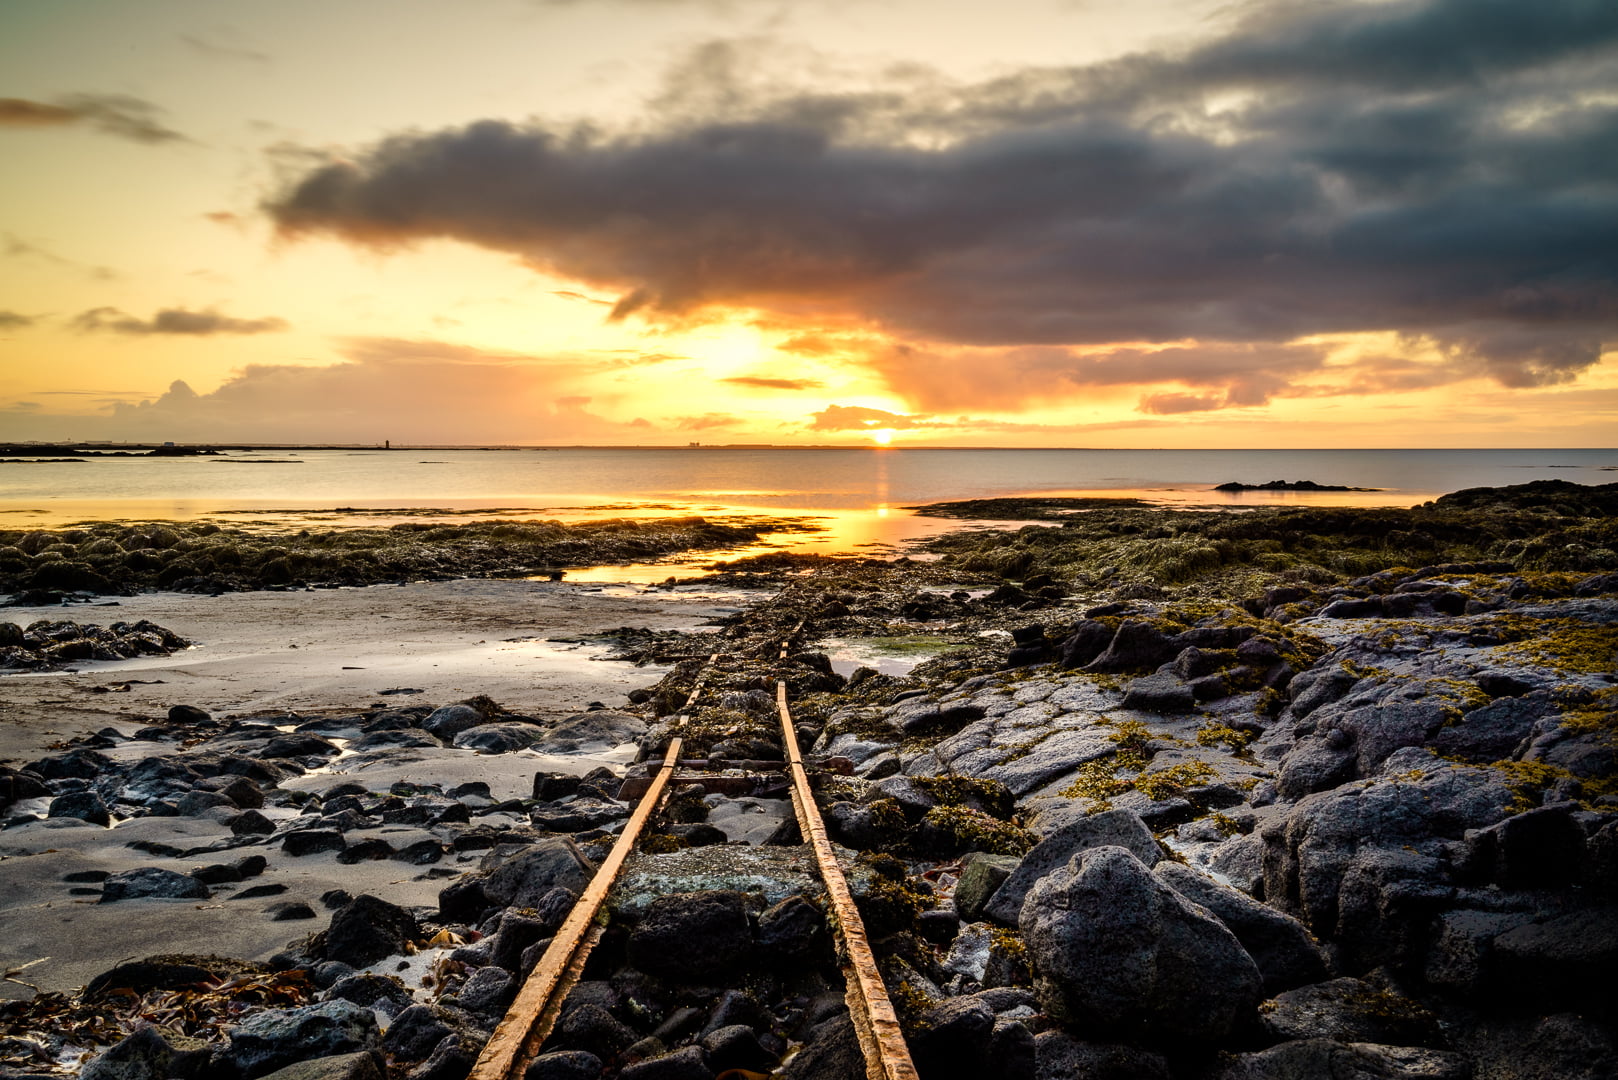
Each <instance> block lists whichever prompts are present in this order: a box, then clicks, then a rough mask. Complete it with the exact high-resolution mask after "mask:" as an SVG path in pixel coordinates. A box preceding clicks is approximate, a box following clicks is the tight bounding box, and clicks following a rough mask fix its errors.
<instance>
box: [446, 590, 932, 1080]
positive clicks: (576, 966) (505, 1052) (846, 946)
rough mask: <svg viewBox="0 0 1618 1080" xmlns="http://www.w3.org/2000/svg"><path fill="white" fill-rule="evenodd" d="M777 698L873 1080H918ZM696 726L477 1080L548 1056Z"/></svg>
mask: <svg viewBox="0 0 1618 1080" xmlns="http://www.w3.org/2000/svg"><path fill="white" fill-rule="evenodd" d="M790 588H791V587H790V586H789V587H788V589H783V590H782V592H781V593H780V594H777V596H776V597H774V598H772V601H771V603H772V604H774V603H779V602H780V600H781V598H782V596H783V595H784V594H785V593H786V592H787V591H789V590H790ZM803 625H804V620H800V621H799V623H798V625H797V626H796V627H794V628H793V630H792V631H791V633H789V634H787V635H786V637H785V639H784V640H783V641H782V643H781V651H780V659H781V660H785V659H786V656H787V653H788V651H789V650H790V647H791V644H792V641H793V640H794V639H795V638H796V637H797V636H798V634H799V633H800V632H801V631H802V629H803ZM722 655H724V654H723V653H721V652H715V653H714V654H712V655H711V656H709V657H708V661H707V663H706V664H705V665H704V667H703V669H702V672H701V673H700V675H699V676H698V677H697V680H696V682H695V683H694V684H693V686H692V689H691V693H690V695H689V696H688V698H687V700H686V707H687V708H688V709H689V708H690V705H691V703H692V702H694V701H696V700H697V697H698V696H699V695H700V694H701V692H702V690H703V687H704V685H705V684H706V683H707V680H708V678H709V676H710V675H711V674H712V672H713V671H714V670H715V666H716V664H717V661H718V660H719V658H720V657H721V656H722ZM775 694H776V709H777V711H778V712H779V714H780V719H781V734H782V739H783V749H784V750H785V757H786V761H785V763H784V768H785V771H786V772H787V773H788V774H789V776H790V779H791V783H792V788H791V798H792V808H793V813H794V814H795V816H796V818H797V822H798V829H799V831H800V832H801V833H802V835H803V840H804V843H806V844H808V845H809V846H810V848H811V850H812V851H813V852H814V855H815V862H816V864H817V866H818V867H819V870H820V877H821V881H822V882H823V883H824V884H825V886H826V892H827V895H828V897H829V898H830V902H831V907H832V922H833V924H834V925H835V926H836V928H837V930H838V934H839V936H840V939H841V946H842V948H841V950H840V957H841V961H842V964H841V966H842V969H843V975H844V978H845V979H846V981H847V985H848V991H847V1000H848V1008H849V1015H850V1017H851V1018H852V1020H853V1022H854V1030H855V1032H856V1034H857V1035H858V1036H859V1041H860V1048H861V1050H862V1051H863V1052H864V1055H865V1062H866V1076H867V1078H868V1080H917V1077H916V1068H915V1065H914V1064H912V1062H911V1060H910V1051H909V1048H908V1047H907V1046H906V1045H905V1041H904V1034H903V1032H902V1031H901V1030H900V1027H899V1020H898V1016H897V1014H896V1013H895V1011H894V1008H893V1003H892V1001H890V1000H889V998H888V992H887V988H886V986H885V985H884V984H883V982H882V976H881V973H880V972H879V971H878V969H877V966H876V957H875V955H874V954H873V953H872V951H871V945H870V941H869V940H868V939H867V937H866V934H865V924H864V921H863V920H861V918H860V914H859V910H858V908H856V907H855V905H854V897H853V894H852V893H851V892H850V890H849V887H848V881H847V879H846V878H845V877H844V875H843V870H842V867H841V865H839V863H838V862H837V856H836V854H835V852H833V850H832V846H831V841H830V839H829V838H828V836H827V834H826V825H825V822H824V821H822V820H821V817H820V811H819V809H818V808H817V807H816V806H815V800H814V794H813V792H812V790H811V788H810V781H809V772H808V769H807V767H806V766H805V763H804V759H803V753H802V751H801V749H800V748H799V746H798V736H797V731H796V730H795V729H794V727H793V724H792V714H791V711H790V710H789V709H788V707H787V685H786V682H785V681H784V680H782V679H778V680H776V684H775ZM689 718H690V717H689V713H682V714H681V715H680V717H679V720H678V721H677V722H676V725H675V736H674V738H673V739H672V740H670V742H669V747H668V751H667V753H665V754H664V756H663V762H662V764H661V765H660V766H659V767H658V769H657V771H656V773H655V775H653V776H652V777H651V782H650V786H648V787H647V789H646V792H645V794H644V795H642V796H641V799H640V802H639V803H637V804H636V807H635V811H634V813H633V814H632V815H631V816H630V818H629V821H628V822H627V823H626V824H625V825H624V829H623V832H622V833H621V834H619V837H618V840H617V842H616V843H614V844H613V847H612V851H611V852H610V853H609V854H608V855H607V857H606V859H604V860H603V861H602V863H601V866H600V868H599V869H598V870H597V871H596V874H595V876H594V877H593V878H592V879H591V880H590V884H589V886H588V887H587V888H586V889H585V891H584V893H583V895H581V896H580V897H579V900H578V902H577V903H576V904H575V905H574V907H573V910H572V911H571V912H570V913H569V914H568V917H567V919H566V921H564V922H563V924H562V927H561V929H559V930H558V931H557V932H556V936H555V938H554V939H553V940H552V942H551V944H550V946H549V947H548V948H547V949H546V950H545V954H544V955H543V956H541V957H540V959H539V961H538V962H537V963H536V964H535V965H534V968H533V970H532V971H531V972H530V973H529V975H528V978H527V980H526V981H525V982H524V983H523V986H522V989H521V990H520V991H518V994H517V998H516V1000H515V1001H514V1002H513V1003H512V1005H511V1008H510V1009H509V1010H508V1011H507V1013H506V1015H505V1017H504V1019H502V1020H501V1021H500V1024H499V1025H498V1026H497V1027H496V1028H495V1030H494V1034H493V1035H491V1036H490V1038H489V1041H488V1043H487V1044H485V1046H484V1048H483V1052H482V1053H481V1054H480V1055H479V1056H478V1059H477V1062H476V1064H474V1065H473V1067H472V1072H471V1074H470V1077H469V1080H517V1078H518V1077H520V1076H521V1075H522V1073H523V1071H524V1070H525V1069H526V1068H527V1066H528V1063H529V1062H530V1061H532V1060H533V1059H534V1058H535V1057H536V1056H538V1054H539V1051H540V1048H541V1046H542V1045H543V1044H544V1042H545V1039H546V1038H547V1037H548V1036H549V1035H550V1033H551V1030H552V1029H553V1028H554V1027H555V1025H556V1021H557V1020H558V1018H559V1017H560V1015H561V1009H562V1003H563V1002H564V1001H565V1000H566V998H567V995H568V993H569V991H571V990H572V989H573V986H574V984H576V983H577V982H578V981H579V978H580V977H581V976H582V975H583V973H584V965H585V962H586V961H587V960H588V959H589V957H590V952H591V950H593V949H594V948H595V946H596V944H597V943H598V942H599V941H600V940H601V937H602V935H603V934H604V933H605V931H606V926H605V924H604V923H602V922H601V921H600V918H599V916H600V912H601V907H602V904H603V903H604V902H605V900H606V898H607V894H608V892H610V891H611V889H612V886H613V884H614V882H615V881H616V880H617V877H618V873H619V871H620V870H622V869H623V865H624V861H625V860H626V859H627V858H628V857H629V854H630V852H632V851H633V850H634V848H635V844H636V843H637V842H638V840H639V837H640V833H641V830H642V829H643V828H644V827H645V825H646V823H647V822H648V821H649V820H651V817H652V815H653V814H654V813H655V812H656V810H657V808H658V806H659V805H660V804H661V802H662V800H663V798H664V796H665V794H666V793H667V791H668V788H669V785H670V781H672V780H673V779H674V778H675V772H676V770H677V769H678V768H679V767H680V765H681V764H685V763H684V762H682V759H681V757H680V752H681V750H682V749H683V748H684V743H685V739H684V736H683V735H681V734H680V732H681V731H683V729H684V728H685V726H686V722H687V721H688V720H689Z"/></svg>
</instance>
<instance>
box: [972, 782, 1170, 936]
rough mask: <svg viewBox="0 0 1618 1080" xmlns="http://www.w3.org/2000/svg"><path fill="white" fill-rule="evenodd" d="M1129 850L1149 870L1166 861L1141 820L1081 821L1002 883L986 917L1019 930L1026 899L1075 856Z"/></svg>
mask: <svg viewBox="0 0 1618 1080" xmlns="http://www.w3.org/2000/svg"><path fill="white" fill-rule="evenodd" d="M1108 845H1112V846H1118V847H1123V848H1127V849H1128V850H1129V851H1130V852H1131V853H1132V854H1134V856H1135V858H1137V859H1139V860H1140V861H1141V862H1143V863H1145V864H1146V865H1147V866H1148V867H1151V866H1156V865H1157V863H1158V862H1159V860H1161V859H1162V858H1163V849H1162V847H1161V846H1159V844H1158V842H1157V839H1156V838H1155V837H1153V836H1152V832H1151V830H1150V829H1148V828H1147V827H1146V824H1145V823H1144V822H1143V821H1141V819H1140V817H1139V816H1138V815H1136V814H1133V813H1131V812H1130V811H1128V810H1108V811H1105V812H1103V813H1100V814H1092V815H1091V816H1089V817H1084V818H1079V819H1078V820H1076V821H1073V822H1071V823H1069V824H1067V825H1064V826H1062V827H1061V828H1059V829H1057V830H1056V831H1055V832H1053V833H1051V834H1050V835H1049V836H1047V837H1045V839H1043V840H1041V841H1040V842H1039V843H1037V844H1035V845H1034V846H1033V848H1031V849H1030V850H1029V852H1028V854H1026V855H1024V856H1023V858H1022V862H1020V863H1019V864H1018V865H1017V869H1016V870H1014V871H1012V873H1011V875H1010V876H1009V877H1007V878H1006V880H1005V881H1004V882H1003V883H1001V885H1000V887H999V888H998V889H996V890H995V892H994V895H993V896H991V897H990V898H989V902H988V903H987V904H985V905H984V907H983V914H984V915H986V916H988V917H989V918H991V919H994V920H995V921H996V922H1000V923H1004V924H1005V925H1007V926H1016V925H1017V921H1018V918H1019V917H1020V916H1021V913H1022V907H1023V899H1024V898H1025V897H1026V896H1027V895H1028V892H1029V890H1031V889H1032V888H1033V887H1034V884H1035V883H1036V882H1038V881H1039V880H1041V879H1042V878H1044V877H1045V875H1046V874H1048V873H1050V872H1051V871H1052V870H1055V869H1056V868H1058V867H1061V866H1064V865H1066V864H1067V861H1068V860H1069V859H1071V858H1072V857H1073V856H1074V855H1075V854H1077V853H1079V852H1081V851H1087V850H1089V849H1090V848H1097V847H1103V846H1108Z"/></svg>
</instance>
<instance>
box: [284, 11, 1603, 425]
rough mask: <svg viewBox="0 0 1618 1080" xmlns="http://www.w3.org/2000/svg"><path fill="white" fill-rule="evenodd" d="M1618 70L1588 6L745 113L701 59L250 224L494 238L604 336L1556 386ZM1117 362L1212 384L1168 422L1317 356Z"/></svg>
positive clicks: (1343, 28)
mask: <svg viewBox="0 0 1618 1080" xmlns="http://www.w3.org/2000/svg"><path fill="white" fill-rule="evenodd" d="M704 56H705V57H706V58H705V59H703V58H702V57H704ZM1614 63H1618V5H1615V4H1613V3H1611V2H1610V0H1545V2H1536V3H1532V4H1528V3H1520V2H1518V0H1421V2H1394V3H1380V4H1360V3H1336V4H1327V5H1315V6H1309V7H1295V6H1283V7H1262V8H1259V9H1256V11H1255V13H1254V14H1253V15H1252V16H1251V17H1249V19H1248V20H1247V21H1246V22H1244V23H1242V24H1241V25H1240V26H1239V28H1238V29H1237V30H1236V31H1234V32H1232V33H1230V34H1229V35H1227V36H1226V37H1224V38H1222V39H1220V40H1216V41H1213V42H1210V43H1207V44H1205V45H1203V46H1201V47H1199V48H1196V49H1193V50H1191V51H1189V52H1187V53H1185V54H1183V55H1180V56H1172V57H1171V56H1166V55H1160V54H1152V55H1141V56H1134V57H1127V58H1124V59H1121V60H1117V61H1111V62H1108V63H1105V64H1100V65H1095V66H1092V67H1085V68H1073V69H1039V70H1030V71H1025V72H1020V73H1015V74H1013V75H1010V76H1006V77H1004V78H999V79H996V80H994V81H992V82H986V83H982V84H977V85H974V86H966V87H940V86H938V85H930V84H929V85H922V84H923V83H925V80H921V81H920V82H916V81H915V80H912V82H911V84H910V85H911V88H913V89H917V88H919V89H917V92H916V93H915V94H903V93H898V92H888V91H874V92H864V93H848V94H826V93H820V94H810V93H798V94H783V93H763V94H760V95H755V97H754V98H752V99H749V98H748V96H747V94H746V93H745V92H744V91H745V90H746V84H745V78H744V76H743V75H738V74H737V72H738V70H739V68H741V67H744V66H745V65H740V64H739V63H738V61H737V57H736V50H735V49H734V48H730V49H725V48H717V49H716V48H711V47H710V49H709V50H708V52H707V53H706V54H699V60H698V62H697V64H696V66H695V68H692V67H691V66H690V65H687V66H686V67H684V68H682V69H681V70H680V72H679V77H678V79H677V80H676V85H675V88H674V90H675V91H676V92H674V94H673V97H672V98H670V97H669V96H668V95H665V98H664V99H661V100H660V105H659V109H658V111H657V114H656V115H657V116H658V117H659V118H660V124H661V126H659V127H657V128H654V129H652V130H649V131H644V132H641V133H638V134H633V135H618V136H612V135H604V134H601V133H599V132H594V131H587V130H582V129H581V130H577V131H561V130H548V129H544V128H540V127H536V126H531V125H529V126H524V125H516V124H510V123H505V122H500V121H483V122H479V123H474V124H470V125H468V126H466V127H462V128H455V129H450V130H444V131H439V132H434V133H425V134H421V133H412V134H408V135H401V136H397V137H394V138H392V139H389V140H386V141H384V142H382V143H380V144H378V145H376V146H374V147H371V148H370V149H369V150H367V151H365V152H363V153H361V154H359V155H358V156H356V157H354V158H353V159H351V160H341V161H339V160H328V161H326V162H325V163H324V164H320V165H318V166H306V167H305V168H304V169H303V170H302V171H301V172H300V173H299V174H298V175H297V177H296V178H295V180H294V181H293V182H292V183H290V184H289V185H288V186H287V187H286V188H285V189H284V190H282V191H281V192H280V193H279V194H277V195H276V196H275V197H274V198H273V199H272V200H271V202H270V203H269V207H268V208H269V210H270V212H271V213H272V215H273V216H274V217H275V219H276V220H277V222H278V223H279V225H280V226H281V228H282V229H283V230H284V231H286V232H287V233H289V234H296V233H300V232H326V233H331V234H335V235H338V236H341V237H345V238H347V239H350V240H352V241H355V242H359V243H368V244H376V245H380V246H389V245H397V244H401V243H408V242H412V241H415V240H419V239H427V238H434V237H449V238H455V239H460V240H463V241H466V242H470V243H473V244H477V245H481V246H484V247H489V248H493V249H497V250H503V251H509V252H513V253H516V254H518V255H519V256H520V257H522V258H524V259H526V260H528V261H529V262H531V263H532V264H533V265H535V266H537V267H541V268H544V269H548V270H553V271H555V272H558V273H561V274H563V275H566V276H569V277H573V278H576V279H579V280H582V281H586V282H589V283H591V284H592V285H595V286H598V287H604V288H613V289H616V290H618V292H619V296H620V299H619V301H618V303H617V305H616V307H615V308H614V309H613V316H614V317H616V318H623V317H626V316H628V315H630V314H633V313H637V312H638V313H641V314H645V315H649V316H658V315H664V314H678V313H683V312H688V311H691V310H693V309H697V308H700V307H702V306H704V305H708V304H733V305H747V306H753V307H757V308H761V309H765V310H768V311H770V312H772V313H773V314H774V315H775V316H776V317H779V318H782V319H787V320H791V319H794V318H797V319H804V320H810V319H814V318H817V317H820V316H827V317H853V318H856V319H862V320H870V321H871V322H874V323H875V324H877V325H879V326H881V327H882V328H883V329H884V330H886V331H887V332H888V333H890V334H893V335H899V336H904V337H909V338H911V339H915V340H924V341H930V342H934V343H943V344H949V343H953V344H955V345H969V346H994V347H1002V348H1004V347H1016V346H1038V345H1049V346H1093V345H1098V344H1105V343H1110V342H1177V341H1186V340H1196V341H1199V342H1203V343H1216V344H1217V343H1278V342H1286V341H1289V340H1292V339H1295V338H1299V337H1303V336H1307V335H1311V334H1327V333H1345V332H1356V331H1397V332H1399V333H1401V334H1404V335H1408V336H1409V337H1410V338H1412V339H1420V340H1423V341H1427V342H1431V343H1433V344H1435V345H1436V347H1437V348H1438V349H1439V350H1440V351H1441V352H1442V353H1443V355H1445V356H1446V357H1447V358H1448V361H1447V365H1448V366H1447V369H1446V370H1447V372H1448V375H1449V377H1450V378H1451V379H1460V378H1468V377H1475V376H1477V375H1487V376H1490V377H1492V378H1494V379H1495V380H1497V381H1499V382H1500V383H1502V384H1504V385H1507V386H1544V385H1554V384H1558V383H1564V382H1567V381H1570V380H1572V379H1574V378H1576V377H1577V376H1578V375H1579V374H1580V373H1581V372H1583V371H1585V370H1587V369H1588V368H1589V367H1590V366H1592V365H1593V364H1594V363H1596V362H1597V360H1598V359H1599V355H1600V348H1601V342H1603V341H1607V342H1611V341H1612V340H1614V337H1615V336H1618V335H1615V334H1614V326H1615V324H1618V180H1615V179H1614V175H1613V170H1612V167H1611V163H1612V161H1614V160H1618V157H1615V155H1618V108H1615V107H1614V106H1613V105H1611V104H1608V103H1604V102H1606V101H1610V87H1611V76H1610V71H1611V70H1612V65H1613V64H1614ZM705 80H706V81H705ZM1603 95H1606V96H1605V97H1604V96H1603ZM716 115H723V116H724V117H725V118H726V119H724V120H723V121H721V120H719V119H716V118H715V116H716ZM1114 355H1115V357H1116V363H1117V365H1118V370H1119V379H1118V381H1120V382H1122V381H1147V379H1148V378H1155V377H1159V376H1153V375H1151V374H1149V373H1150V372H1151V371H1154V370H1156V371H1158V372H1159V373H1160V375H1161V377H1162V378H1172V379H1177V380H1179V381H1185V382H1190V383H1191V384H1192V385H1193V386H1204V387H1207V386H1210V385H1215V386H1217V388H1218V390H1219V393H1217V394H1214V393H1212V392H1211V391H1210V392H1209V393H1200V392H1199V393H1194V394H1189V395H1181V396H1180V398H1179V399H1176V398H1174V397H1173V396H1172V395H1171V396H1159V397H1157V398H1153V399H1151V400H1152V401H1154V402H1156V404H1155V405H1153V408H1155V409H1157V410H1159V411H1183V410H1184V408H1186V407H1190V406H1191V405H1193V404H1195V403H1197V402H1202V401H1208V402H1214V403H1216V404H1217V406H1218V407H1227V406H1231V405H1244V404H1258V403H1262V402H1263V401H1265V400H1268V399H1269V397H1270V396H1272V395H1274V394H1276V393H1277V392H1279V391H1281V390H1282V389H1284V388H1285V386H1286V384H1287V382H1288V380H1289V379H1290V378H1293V377H1295V376H1296V375H1297V374H1299V373H1300V372H1301V371H1304V370H1309V367H1308V365H1307V364H1305V365H1303V366H1300V364H1299V357H1298V356H1297V355H1296V354H1295V353H1287V352H1285V351H1284V350H1283V351H1277V352H1272V353H1269V354H1266V355H1267V356H1268V358H1269V359H1268V360H1267V361H1265V362H1263V363H1260V364H1258V365H1257V366H1256V367H1254V369H1253V370H1251V371H1249V372H1247V373H1246V374H1241V373H1236V372H1230V371H1225V370H1223V369H1221V368H1220V364H1222V363H1228V362H1229V360H1230V357H1229V355H1224V356H1221V355H1219V354H1218V350H1214V351H1213V352H1211V353H1204V354H1202V355H1201V356H1200V357H1197V356H1192V355H1190V354H1186V355H1184V356H1182V357H1180V359H1184V360H1188V361H1192V362H1191V363H1190V364H1188V365H1187V367H1186V369H1185V370H1184V371H1181V372H1177V373H1172V374H1171V373H1168V372H1167V369H1164V368H1162V366H1161V365H1162V363H1163V361H1162V359H1161V358H1160V354H1159V353H1158V352H1152V351H1136V352H1133V353H1130V352H1128V351H1127V350H1125V351H1120V352H1117V353H1115V354H1114ZM1154 365H1157V367H1155V368H1154ZM900 366H902V365H900ZM1038 367H1039V365H1038V364H1034V365H1032V367H1031V368H1029V370H1030V371H1035V372H1036V373H1037V369H1038ZM1103 367H1105V363H1103ZM1199 372H1201V373H1203V374H1201V375H1199ZM1209 372H1212V373H1213V375H1212V376H1211V377H1210V376H1209V375H1208V374H1207V373H1209ZM1000 374H1001V372H1000V369H999V368H998V366H993V367H991V369H990V370H983V369H982V365H980V368H979V370H977V371H975V372H964V373H962V375H961V379H962V380H963V381H964V382H966V383H972V384H974V385H976V386H977V387H978V388H979V389H982V388H984V387H985V386H986V384H988V383H989V382H990V381H991V380H992V379H998V378H999V377H1000ZM1045 374H1046V375H1047V376H1049V377H1051V378H1054V379H1057V380H1065V381H1066V382H1068V383H1071V384H1073V385H1084V384H1085V381H1086V379H1091V380H1094V379H1096V378H1101V377H1103V376H1106V375H1108V374H1109V373H1108V372H1106V371H1099V372H1098V371H1097V369H1096V365H1095V363H1094V362H1090V361H1084V360H1074V359H1073V358H1072V357H1069V358H1068V359H1067V360H1064V361H1062V362H1060V363H1056V364H1055V365H1054V369H1053V370H1048V371H1046V372H1045ZM925 381H926V380H925V378H923V377H921V376H920V375H919V374H918V377H917V379H916V382H917V383H918V384H919V383H923V382H925ZM1108 381H1109V382H1110V381H1111V380H1110V378H1108ZM988 389H990V390H991V391H992V390H993V387H988ZM1024 389H1025V390H1027V391H1028V392H1029V394H1034V393H1035V392H1037V387H1025V388H1024ZM924 405H925V407H936V406H935V405H931V404H925V403H924Z"/></svg>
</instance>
